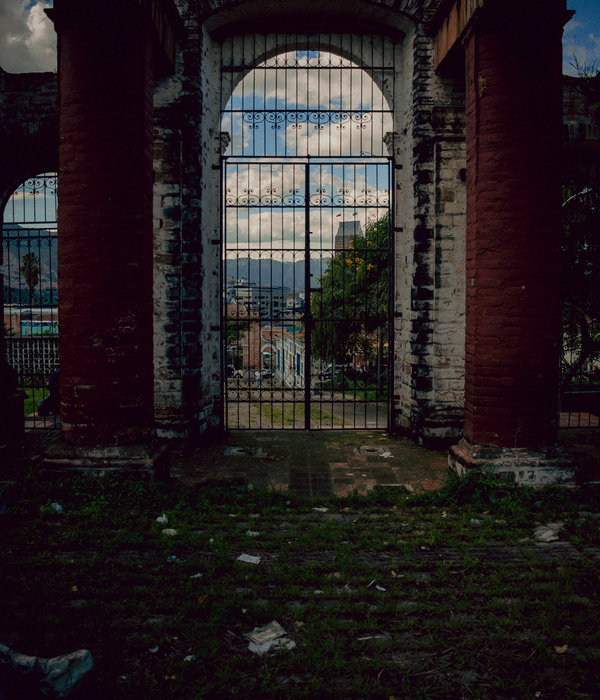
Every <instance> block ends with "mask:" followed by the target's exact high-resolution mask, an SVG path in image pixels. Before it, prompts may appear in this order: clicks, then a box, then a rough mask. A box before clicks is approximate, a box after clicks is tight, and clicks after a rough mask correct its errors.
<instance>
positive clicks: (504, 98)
mask: <svg viewBox="0 0 600 700" xmlns="http://www.w3.org/2000/svg"><path fill="white" fill-rule="evenodd" d="M564 4H565V3H564V0H526V1H524V2H516V1H515V0H501V1H495V2H494V1H493V0H491V1H488V2H487V4H486V6H485V7H484V9H483V10H481V11H480V13H479V15H478V16H477V17H476V18H475V19H474V21H473V24H472V27H471V28H470V30H469V33H468V35H467V38H466V41H465V50H466V79H467V269H466V275H467V280H466V281H467V296H466V360H465V366H466V386H465V437H466V438H467V440H468V441H469V442H470V443H471V444H479V445H492V446H499V447H517V448H538V447H540V446H543V445H550V444H552V443H554V442H555V439H556V431H557V412H558V379H559V342H560V298H559V276H560V237H561V210H560V147H561V74H562V53H561V35H562V24H563V21H564V20H565V8H564Z"/></svg>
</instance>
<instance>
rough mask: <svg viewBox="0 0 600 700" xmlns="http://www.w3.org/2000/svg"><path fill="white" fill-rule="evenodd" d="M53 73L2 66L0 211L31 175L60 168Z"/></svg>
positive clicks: (0, 72) (0, 94)
mask: <svg viewBox="0 0 600 700" xmlns="http://www.w3.org/2000/svg"><path fill="white" fill-rule="evenodd" d="M56 99H57V88H56V75H55V74H54V73H6V72H5V71H3V70H2V68H0V154H1V157H2V167H1V168H0V210H2V209H3V208H4V204H5V203H6V200H7V199H8V198H9V197H10V195H11V194H12V191H13V189H14V188H15V187H16V186H17V185H19V184H20V183H21V182H22V181H23V180H25V179H26V178H28V177H33V176H34V175H38V174H40V173H43V172H54V171H56V170H57V169H58V114H57V106H56Z"/></svg>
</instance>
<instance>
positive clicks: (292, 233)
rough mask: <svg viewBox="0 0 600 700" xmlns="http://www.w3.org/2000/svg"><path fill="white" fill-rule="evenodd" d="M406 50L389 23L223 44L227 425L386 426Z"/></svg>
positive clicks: (230, 39)
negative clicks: (394, 160)
mask: <svg viewBox="0 0 600 700" xmlns="http://www.w3.org/2000/svg"><path fill="white" fill-rule="evenodd" d="M395 53H396V44H395V43H394V39H393V38H392V37H391V36H384V35H381V36H376V35H370V36H361V35H357V34H322V33H317V34H311V33H310V32H309V33H306V34H300V33H299V34H247V35H236V36H231V37H228V38H226V39H224V41H223V43H222V50H221V114H222V120H221V136H222V144H223V145H224V146H225V152H224V153H223V157H222V159H221V164H222V170H221V172H222V207H223V209H222V236H221V241H222V261H223V270H222V276H221V279H222V308H223V315H222V316H223V320H222V337H223V352H222V358H223V373H222V376H223V377H224V398H225V402H224V403H225V423H226V425H227V427H229V428H303V429H308V428H313V429H314V428H375V427H378V428H386V427H387V426H388V424H389V417H388V403H389V401H388V399H389V393H390V392H389V385H390V367H389V358H391V357H393V355H392V352H391V342H392V338H391V334H390V332H389V310H390V309H391V304H390V298H389V297H390V285H391V279H392V274H391V270H390V265H391V260H392V258H393V256H392V255H391V244H392V236H391V235H390V231H391V230H393V227H392V223H391V202H390V193H391V191H392V188H391V180H390V173H391V168H390V161H389V153H392V152H393V141H394V134H393V99H394V91H395V88H394V86H395V70H394V56H395Z"/></svg>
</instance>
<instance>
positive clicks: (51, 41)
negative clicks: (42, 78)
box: [0, 0, 56, 73]
mask: <svg viewBox="0 0 600 700" xmlns="http://www.w3.org/2000/svg"><path fill="white" fill-rule="evenodd" d="M51 4H52V3H51V0H39V1H38V2H34V3H33V4H31V3H30V2H26V1H25V0H1V2H0V36H1V37H3V41H2V42H0V67H2V68H3V69H4V70H6V71H8V72H10V73H28V72H43V71H56V32H55V31H54V26H53V24H52V22H51V21H50V19H49V18H48V17H47V16H46V14H45V12H44V9H45V8H47V7H50V6H51ZM28 5H31V7H28Z"/></svg>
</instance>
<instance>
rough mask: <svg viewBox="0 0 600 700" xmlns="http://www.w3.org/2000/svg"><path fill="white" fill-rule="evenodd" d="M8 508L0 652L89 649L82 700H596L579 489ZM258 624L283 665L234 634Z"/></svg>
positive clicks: (63, 494)
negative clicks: (539, 538)
mask: <svg viewBox="0 0 600 700" xmlns="http://www.w3.org/2000/svg"><path fill="white" fill-rule="evenodd" d="M7 496H8V508H7V510H6V512H5V513H4V515H2V516H1V520H0V522H1V524H2V527H1V529H0V546H1V547H2V551H3V574H2V577H1V578H0V600H1V601H2V603H1V606H2V607H1V618H0V619H1V620H2V622H1V627H2V636H1V637H0V641H2V642H4V643H8V644H10V645H11V646H13V647H14V648H16V649H18V650H19V651H22V652H25V653H29V654H40V655H43V656H52V655H55V654H60V653H63V652H67V651H70V650H73V649H75V648H81V647H85V648H89V649H90V650H91V651H92V653H93V656H94V659H95V665H96V667H95V670H94V671H93V673H92V675H91V677H90V679H89V682H88V685H87V688H85V690H84V693H83V697H86V698H106V697H111V698H114V699H117V698H137V697H143V698H202V697H210V698H220V697H253V698H257V697H260V698H268V697H319V698H327V697H331V698H333V697H336V698H349V697H377V698H388V697H391V696H393V697H397V698H400V697H411V698H412V697H415V698H416V697H427V698H437V697H444V698H450V697H452V698H454V697H481V698H490V697H494V698H517V697H518V698H521V697H522V698H533V697H542V698H544V697H547V698H559V697H560V698H569V697H577V698H580V697H590V698H591V697H597V689H598V687H599V684H600V671H599V668H600V667H599V665H598V661H599V659H600V633H599V631H598V625H597V620H598V615H599V612H600V610H599V607H600V606H599V600H598V595H597V590H598V577H599V574H600V563H599V559H598V551H597V550H596V549H595V548H596V547H598V546H599V545H600V529H599V522H600V520H599V519H598V518H597V514H598V512H599V511H600V508H599V505H600V504H599V503H598V494H597V493H596V492H594V491H589V492H581V491H580V492H577V493H573V492H569V491H565V490H559V489H547V490H544V491H541V492H540V491H533V490H529V489H523V488H519V487H516V486H514V485H512V484H509V483H507V482H504V481H501V480H498V479H497V478H494V477H490V476H488V477H469V478H467V479H463V480H460V479H458V478H456V477H452V478H449V479H448V481H447V482H446V484H445V485H444V487H443V488H442V489H441V490H440V491H438V492H434V493H428V494H423V495H418V496H408V495H406V494H404V493H402V492H400V491H399V490H398V489H388V490H386V489H381V490H377V491H374V492H372V493H371V494H370V495H369V496H367V497H360V496H357V495H351V496H349V497H347V498H343V499H333V498H332V499H327V500H322V501H318V502H317V501H313V500H306V499H301V498H299V497H296V496H294V495H292V494H289V493H285V492H283V493H282V492H274V491H262V490H255V489H251V488H249V487H248V485H247V484H245V483H243V482H223V483H214V484H212V485H207V486H205V487H204V488H201V489H199V490H196V491H186V490H179V489H177V488H176V487H175V486H165V485H163V484H147V483H140V482H137V483H136V482H134V481H127V480H125V481H124V480H120V479H117V478H108V477H106V478H103V479H93V478H71V479H64V480H62V481H52V482H43V481H41V480H40V479H39V478H38V477H37V476H36V475H35V474H33V475H31V476H30V477H29V478H27V479H25V480H23V481H22V482H20V483H18V484H14V485H13V486H11V487H10V488H9V489H8V493H7ZM52 503H59V504H60V505H61V506H62V512H61V513H56V512H54V510H55V509H54V507H52ZM315 508H320V509H321V510H315ZM324 509H326V510H324ZM582 511H585V513H582ZM163 513H164V514H165V515H166V517H167V519H168V523H158V522H157V521H156V518H157V517H158V516H160V515H162V514H163ZM554 521H562V522H563V523H564V526H563V529H562V530H561V535H560V537H561V540H560V541H559V543H552V544H547V545H539V544H536V543H535V541H534V539H533V532H534V529H535V527H536V526H538V525H540V524H543V523H546V522H554ZM166 528H173V529H175V530H176V534H175V535H172V536H169V535H167V534H165V533H163V530H165V529H166ZM254 533H258V535H254ZM242 553H248V554H252V555H256V556H260V557H261V561H260V564H258V565H257V566H253V565H250V564H243V563H241V562H239V561H237V557H238V556H239V555H240V554H242ZM274 619H275V620H277V621H278V622H279V623H280V624H281V625H282V626H283V627H284V629H285V630H286V632H287V633H288V636H289V637H290V638H291V639H292V640H293V641H295V643H296V648H295V649H293V650H291V651H285V652H280V653H277V654H275V655H273V656H267V657H263V658H259V657H257V656H255V655H253V654H252V653H251V652H250V651H249V650H248V641H247V639H246V638H245V636H244V634H245V633H247V632H249V631H251V630H252V629H253V628H254V627H255V626H262V625H264V624H266V623H268V622H270V621H271V620H274Z"/></svg>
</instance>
